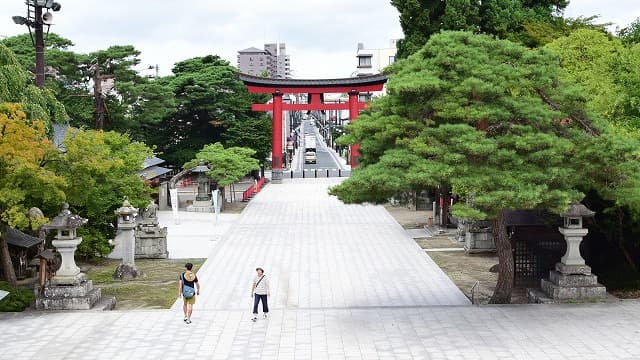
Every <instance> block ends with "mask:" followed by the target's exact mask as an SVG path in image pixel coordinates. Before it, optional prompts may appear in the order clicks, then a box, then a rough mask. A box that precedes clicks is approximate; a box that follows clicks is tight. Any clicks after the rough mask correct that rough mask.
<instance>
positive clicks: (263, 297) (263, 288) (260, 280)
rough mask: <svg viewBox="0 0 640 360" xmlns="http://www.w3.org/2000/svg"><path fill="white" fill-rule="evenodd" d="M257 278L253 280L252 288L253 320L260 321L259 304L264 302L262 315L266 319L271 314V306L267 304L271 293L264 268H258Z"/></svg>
mask: <svg viewBox="0 0 640 360" xmlns="http://www.w3.org/2000/svg"><path fill="white" fill-rule="evenodd" d="M256 273H257V276H256V278H255V279H254V280H253V285H252V286H251V297H252V298H253V318H251V320H253V321H256V320H257V319H258V304H259V303H260V301H262V313H263V314H264V318H265V319H266V318H267V314H269V305H268V304H267V297H268V296H271V291H269V279H267V276H266V275H265V274H264V270H263V269H262V268H256Z"/></svg>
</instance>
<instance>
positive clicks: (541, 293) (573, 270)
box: [527, 263, 607, 303]
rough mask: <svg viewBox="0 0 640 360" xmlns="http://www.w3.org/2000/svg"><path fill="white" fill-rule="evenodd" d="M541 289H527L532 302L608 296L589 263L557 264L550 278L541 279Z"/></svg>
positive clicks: (598, 298)
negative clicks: (592, 272)
mask: <svg viewBox="0 0 640 360" xmlns="http://www.w3.org/2000/svg"><path fill="white" fill-rule="evenodd" d="M540 287H541V289H527V297H528V298H529V302H531V303H562V302H574V301H600V300H604V299H605V298H606V297H607V289H606V288H605V287H604V286H602V285H601V284H599V283H598V277H597V276H596V275H593V274H591V268H590V267H589V266H587V265H565V264H562V263H558V264H556V270H551V271H550V272H549V280H546V279H542V280H541V281H540Z"/></svg>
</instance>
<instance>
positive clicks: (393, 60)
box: [389, 55, 396, 64]
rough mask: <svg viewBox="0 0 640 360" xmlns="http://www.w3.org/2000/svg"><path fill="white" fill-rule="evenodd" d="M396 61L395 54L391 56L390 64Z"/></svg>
mask: <svg viewBox="0 0 640 360" xmlns="http://www.w3.org/2000/svg"><path fill="white" fill-rule="evenodd" d="M394 62H396V57H395V56H394V55H391V56H389V64H393V63H394Z"/></svg>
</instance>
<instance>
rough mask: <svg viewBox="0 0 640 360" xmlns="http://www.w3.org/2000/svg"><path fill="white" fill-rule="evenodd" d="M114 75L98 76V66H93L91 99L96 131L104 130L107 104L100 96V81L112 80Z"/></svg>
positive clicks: (101, 95)
mask: <svg viewBox="0 0 640 360" xmlns="http://www.w3.org/2000/svg"><path fill="white" fill-rule="evenodd" d="M114 77H115V76H114V75H102V74H100V65H98V64H95V65H93V98H94V102H95V104H96V114H95V117H96V130H103V129H104V113H105V112H106V110H107V104H106V103H105V101H104V95H103V94H102V81H103V80H104V79H113V78H114Z"/></svg>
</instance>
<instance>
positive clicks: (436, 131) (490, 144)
mask: <svg viewBox="0 0 640 360" xmlns="http://www.w3.org/2000/svg"><path fill="white" fill-rule="evenodd" d="M390 75H391V76H390V80H389V83H388V88H387V90H388V96H386V97H383V98H381V99H380V100H378V101H376V102H374V103H373V106H372V107H371V110H370V111H369V112H368V113H365V114H364V115H362V116H361V117H360V118H359V119H358V121H357V122H355V123H354V124H352V125H350V126H349V128H348V130H349V135H348V136H347V137H346V141H347V142H349V143H360V144H361V153H362V162H361V167H360V168H359V169H357V170H356V171H354V173H353V175H352V177H351V178H350V179H348V180H346V181H345V182H343V183H342V184H341V185H338V186H336V187H334V188H333V189H331V193H332V194H334V195H337V196H338V197H339V198H340V199H342V200H343V201H345V202H348V203H349V202H367V201H370V202H377V203H380V202H384V201H386V200H387V199H388V198H390V197H391V196H394V195H397V194H399V193H401V192H404V191H411V190H415V189H423V188H428V187H434V186H438V185H441V186H446V187H448V188H449V189H450V190H451V191H452V192H453V193H455V194H457V195H459V196H460V200H461V201H460V202H458V203H457V204H456V205H455V206H454V207H453V208H452V212H453V214H454V215H455V216H458V217H461V218H464V219H475V220H478V219H492V220H493V221H494V226H493V229H494V239H495V242H496V246H497V249H498V256H499V259H500V264H499V279H498V284H497V286H496V289H495V292H494V295H493V297H492V300H491V301H492V302H494V303H507V302H509V301H510V298H511V288H512V286H513V257H512V256H513V255H512V252H511V244H510V241H509V240H508V237H507V234H506V227H505V222H504V221H505V219H504V217H505V212H506V211H507V210H509V209H541V210H547V211H551V212H554V213H560V212H561V211H563V210H565V209H566V207H567V205H568V204H569V203H571V202H573V201H577V200H580V199H582V198H583V193H582V192H581V191H580V189H581V188H584V187H590V188H596V189H599V190H601V191H602V192H605V189H608V190H606V191H610V192H611V191H614V192H615V191H617V192H618V194H622V193H626V194H627V196H629V197H630V198H633V199H634V200H630V201H637V200H638V198H639V197H640V194H638V189H637V188H634V186H635V184H637V181H636V180H635V179H637V177H638V173H640V171H637V172H636V170H640V169H638V166H637V151H636V152H629V151H628V150H629V148H631V149H637V144H636V143H634V142H633V141H632V140H630V139H623V140H621V139H619V138H616V137H615V136H608V134H609V133H608V132H606V127H605V125H603V124H602V122H600V121H597V118H596V120H589V119H588V117H587V115H586V111H585V101H586V99H585V98H584V96H583V95H582V94H581V93H580V91H579V89H577V88H576V87H575V86H572V85H570V84H569V83H567V82H566V81H564V79H563V77H562V74H561V70H560V67H559V61H558V59H557V57H556V56H555V55H554V54H553V53H552V52H550V51H548V50H544V49H541V50H529V49H527V48H525V47H523V46H520V45H517V44H515V43H512V42H510V41H506V40H496V39H494V38H492V37H490V36H486V35H473V34H471V33H466V32H444V33H441V34H438V35H434V36H432V37H431V38H430V40H429V41H428V43H427V44H426V45H425V46H424V47H423V48H422V49H421V50H420V51H418V52H417V53H416V54H414V55H412V56H410V57H409V58H408V59H406V60H403V61H399V62H398V63H397V64H395V65H394V66H392V67H391V69H390ZM603 134H606V135H607V136H604V135H603ZM621 143H622V145H621ZM614 144H616V145H614ZM599 152H603V153H607V155H606V156H605V159H606V160H611V159H612V158H615V157H617V159H618V160H617V161H613V162H608V161H606V160H605V161H595V159H594V157H595V154H597V153H599ZM589 161H591V162H592V163H591V164H590V166H586V164H589ZM605 162H607V163H606V164H605ZM634 164H635V165H634ZM628 166H631V167H628ZM592 173H598V174H602V176H601V177H598V176H593V174H592ZM605 174H606V175H605ZM586 178H589V180H588V181H592V182H591V183H586V181H587V180H585V179H586ZM605 178H606V179H605ZM609 195H611V196H609V197H610V198H612V200H613V201H622V200H621V199H620V198H618V197H615V196H613V194H609Z"/></svg>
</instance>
